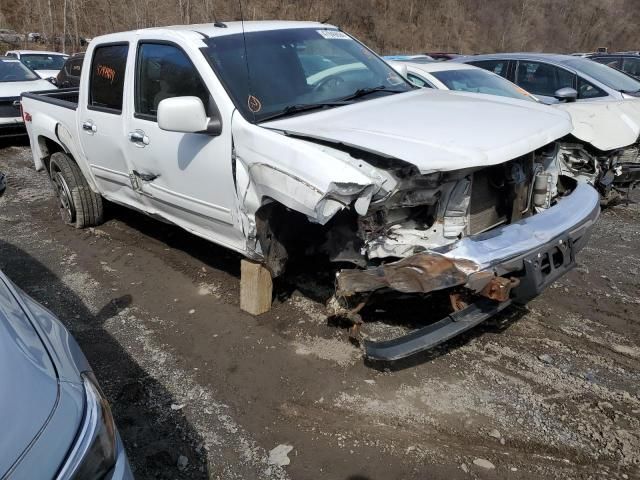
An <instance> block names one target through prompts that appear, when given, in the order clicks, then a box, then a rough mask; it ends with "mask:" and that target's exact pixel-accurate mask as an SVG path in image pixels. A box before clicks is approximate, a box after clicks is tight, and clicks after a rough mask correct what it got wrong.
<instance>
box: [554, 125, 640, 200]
mask: <svg viewBox="0 0 640 480" xmlns="http://www.w3.org/2000/svg"><path fill="white" fill-rule="evenodd" d="M555 155H556V158H557V165H558V169H559V172H560V173H561V174H563V175H566V176H569V177H573V178H575V179H576V180H578V181H581V182H586V183H589V184H590V185H593V186H594V187H595V188H596V189H597V190H598V192H600V194H601V195H602V197H603V199H604V200H605V201H606V200H608V199H610V198H611V197H613V196H616V195H617V194H621V193H628V191H629V190H630V189H632V188H635V187H636V186H637V185H638V184H640V140H638V141H637V142H636V143H634V144H632V145H629V146H627V147H623V148H617V149H614V150H609V151H601V150H598V149H597V148H595V147H593V146H592V145H590V144H588V143H585V142H581V141H580V140H577V139H576V138H573V137H571V136H568V137H566V138H564V139H561V140H560V141H558V143H557V150H556V152H555Z"/></svg>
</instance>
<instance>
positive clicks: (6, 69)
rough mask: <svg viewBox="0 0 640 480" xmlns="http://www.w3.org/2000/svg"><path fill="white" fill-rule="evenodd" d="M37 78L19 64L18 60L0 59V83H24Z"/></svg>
mask: <svg viewBox="0 0 640 480" xmlns="http://www.w3.org/2000/svg"><path fill="white" fill-rule="evenodd" d="M38 78H40V77H38V76H37V75H36V74H35V73H33V72H32V71H31V70H29V69H28V68H27V67H25V66H24V65H23V64H22V63H20V60H15V59H13V58H6V59H5V58H3V59H0V82H24V81H28V80H37V79H38Z"/></svg>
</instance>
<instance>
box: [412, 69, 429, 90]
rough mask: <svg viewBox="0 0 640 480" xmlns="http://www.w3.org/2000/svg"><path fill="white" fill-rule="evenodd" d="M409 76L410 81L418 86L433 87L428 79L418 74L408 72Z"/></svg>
mask: <svg viewBox="0 0 640 480" xmlns="http://www.w3.org/2000/svg"><path fill="white" fill-rule="evenodd" d="M407 78H408V79H409V81H410V82H411V83H413V84H414V85H416V86H418V87H423V88H433V87H432V86H431V85H429V84H428V83H427V81H426V80H424V79H422V78H420V77H419V76H417V75H414V74H413V73H407Z"/></svg>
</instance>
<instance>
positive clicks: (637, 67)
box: [588, 53, 640, 80]
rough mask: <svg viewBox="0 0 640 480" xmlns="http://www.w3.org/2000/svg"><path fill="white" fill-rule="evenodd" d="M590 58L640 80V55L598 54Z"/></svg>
mask: <svg viewBox="0 0 640 480" xmlns="http://www.w3.org/2000/svg"><path fill="white" fill-rule="evenodd" d="M588 58H590V59H591V60H595V61H596V62H598V63H604V64H605V65H607V66H608V67H613V68H617V69H618V70H622V71H623V72H624V73H626V74H627V75H631V76H632V77H635V78H637V79H639V80H640V55H634V54H631V53H597V54H593V55H589V56H588Z"/></svg>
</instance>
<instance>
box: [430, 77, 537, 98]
mask: <svg viewBox="0 0 640 480" xmlns="http://www.w3.org/2000/svg"><path fill="white" fill-rule="evenodd" d="M431 75H433V76H434V77H436V78H437V79H438V80H440V81H441V82H442V83H444V84H445V85H446V86H447V88H448V89H449V90H456V91H459V92H473V93H486V94H489V95H499V96H501V97H510V98H517V99H519V100H529V101H532V102H537V100H536V99H535V98H534V97H533V96H532V95H531V94H530V93H529V92H527V91H526V90H523V89H522V88H520V87H518V86H517V85H514V84H513V83H511V82H510V81H509V80H506V79H504V78H502V77H501V76H500V75H496V74H494V73H491V72H487V71H486V70H481V69H477V70H476V69H474V70H471V69H469V70H467V69H465V70H443V71H441V72H431Z"/></svg>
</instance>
